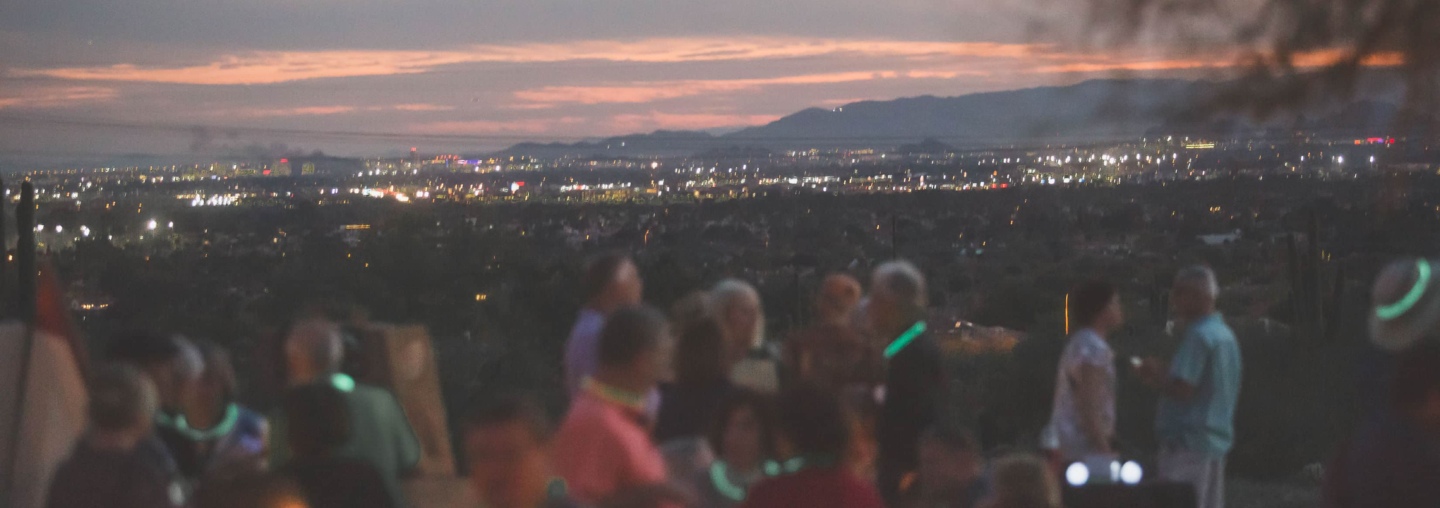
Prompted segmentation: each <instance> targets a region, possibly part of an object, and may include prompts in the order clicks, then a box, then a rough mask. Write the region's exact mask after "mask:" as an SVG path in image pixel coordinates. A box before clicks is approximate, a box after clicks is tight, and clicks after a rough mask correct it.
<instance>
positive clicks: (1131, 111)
mask: <svg viewBox="0 0 1440 508" xmlns="http://www.w3.org/2000/svg"><path fill="white" fill-rule="evenodd" d="M1220 86H1221V85H1220V84H1217V83H1214V82H1210V81H1186V80H1177V79H1097V80H1090V81H1085V82H1081V83H1077V84H1074V85H1069V86H1050V87H1038V88H1027V89H1021V90H1009V91H1003V92H986V93H976V94H969V95H962V96H958V97H935V96H929V95H926V96H921V97H909V98H902V99H895V100H888V101H861V102H854V103H850V104H846V105H844V106H840V107H836V108H834V109H821V108H809V109H805V110H801V111H799V112H796V113H794V114H791V115H787V116H785V117H783V118H780V119H779V120H775V121H773V122H770V123H768V124H765V125H760V126H755V127H748V128H744V129H741V130H739V131H735V132H731V133H728V134H724V135H719V136H716V135H712V134H709V133H705V132H689V131H656V132H654V133H650V134H636V135H630V136H619V137H614V138H607V139H604V140H599V141H587V142H581V143H574V144H563V143H551V144H537V143H521V144H518V145H515V146H512V147H510V148H509V149H507V150H505V151H504V152H502V154H506V155H532V156H542V157H546V156H548V157H554V156H560V155H573V156H581V157H624V156H640V155H692V154H707V155H716V154H724V153H727V151H729V152H730V153H731V154H738V153H739V152H749V153H750V154H751V155H760V154H763V153H764V151H765V150H771V151H781V150H785V149H795V148H812V147H820V148H824V147H874V148H880V149H887V150H888V149H891V148H894V147H900V148H899V149H898V150H897V152H900V153H930V154H934V153H945V152H946V151H953V148H952V147H956V146H962V147H975V146H987V145H997V144H1025V143H1036V142H1047V141H1063V142H1086V141H1107V140H1115V139H1122V138H1132V137H1140V136H1146V135H1150V136H1154V135H1166V134H1184V135H1204V136H1216V135H1238V134H1255V133H1262V134H1263V133H1274V132H1283V131H1289V130H1293V129H1307V130H1320V131H1326V132H1330V131H1334V132H1341V131H1343V132H1349V131H1365V132H1370V131H1375V130H1383V129H1384V128H1385V127H1386V126H1387V125H1389V123H1390V122H1391V121H1392V120H1393V119H1394V118H1395V117H1396V111H1397V109H1396V107H1395V106H1393V105H1391V104H1388V103H1384V102H1356V103H1352V104H1349V105H1346V106H1344V107H1336V106H1329V107H1325V108H1315V109H1314V110H1313V111H1308V112H1306V114H1305V115H1292V116H1289V117H1286V118H1282V119H1276V120H1270V121H1267V122H1254V121H1252V120H1250V119H1248V118H1246V117H1243V116H1239V115H1221V116H1218V117H1217V116H1214V115H1211V114H1210V113H1213V112H1212V111H1208V110H1207V109H1206V108H1207V106H1205V105H1206V104H1208V99H1209V98H1210V97H1212V96H1213V94H1214V93H1215V92H1216V91H1217V90H1218V89H1219V88H1220ZM1307 116H1308V117H1309V118H1313V119H1314V120H1307V119H1306V118H1307ZM902 145H903V146H902Z"/></svg>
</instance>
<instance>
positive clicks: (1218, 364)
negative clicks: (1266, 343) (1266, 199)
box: [1135, 266, 1241, 508]
mask: <svg viewBox="0 0 1440 508" xmlns="http://www.w3.org/2000/svg"><path fill="white" fill-rule="evenodd" d="M1219 295H1220V286H1219V284H1218V283H1217V282H1216V279H1215V272H1214V271H1212V270H1210V268H1208V267H1205V266H1191V267H1187V268H1184V269H1181V270H1180V272H1179V273H1178V274H1176V275H1175V284H1174V286H1173V287H1172V288H1171V290H1170V305H1171V309H1172V311H1173V313H1174V316H1175V320H1176V324H1177V326H1176V327H1175V329H1176V330H1183V331H1182V335H1181V339H1180V347H1179V349H1177V350H1176V351H1175V355H1174V356H1173V357H1172V358H1171V359H1170V362H1169V364H1168V365H1167V364H1166V363H1165V362H1163V361H1162V360H1158V359H1155V358H1150V359H1146V360H1145V361H1142V362H1140V363H1139V364H1138V365H1137V366H1136V367H1135V370H1136V374H1138V375H1139V376H1140V379H1141V380H1143V381H1144V382H1145V383H1146V384H1147V385H1150V386H1151V387H1153V388H1154V389H1156V390H1157V391H1159V392H1160V395H1161V397H1160V406H1159V408H1158V410H1157V412H1156V413H1157V414H1156V419H1155V431H1156V437H1157V438H1158V439H1159V441H1160V456H1159V461H1158V462H1159V473H1160V477H1161V478H1164V479H1166V480H1169V481H1175V482H1184V483H1189V484H1191V485H1193V486H1194V487H1195V494H1196V498H1197V500H1198V501H1199V504H1198V506H1199V507H1200V508H1219V507H1221V506H1224V503H1225V490H1224V481H1225V455H1226V454H1227V453H1229V452H1230V447H1231V445H1232V444H1233V443H1234V440H1235V403H1236V401H1237V400H1238V399H1239V395H1240V371H1241V362H1240V345H1239V343H1237V342H1236V340H1235V333H1234V332H1232V331H1231V330H1230V327H1229V326H1227V325H1226V324H1225V319H1224V318H1223V317H1222V316H1221V315H1220V313H1219V312H1218V311H1216V309H1215V300H1216V298H1217V297H1218V296H1219Z"/></svg>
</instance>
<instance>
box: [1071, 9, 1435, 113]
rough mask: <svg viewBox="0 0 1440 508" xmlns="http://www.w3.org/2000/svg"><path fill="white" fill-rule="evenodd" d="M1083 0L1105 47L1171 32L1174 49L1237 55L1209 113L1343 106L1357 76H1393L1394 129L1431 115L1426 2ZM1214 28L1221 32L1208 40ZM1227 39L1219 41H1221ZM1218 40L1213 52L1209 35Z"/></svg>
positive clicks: (1431, 27)
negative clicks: (1233, 72) (1374, 72)
mask: <svg viewBox="0 0 1440 508" xmlns="http://www.w3.org/2000/svg"><path fill="white" fill-rule="evenodd" d="M1251 5H1252V6H1253V7H1252V8H1249V9H1246V8H1237V7H1241V6H1237V4H1236V3H1235V2H1224V1H1221V0H1090V7H1091V23H1092V25H1093V26H1095V27H1096V28H1098V29H1099V30H1100V31H1101V33H1106V34H1109V35H1111V36H1112V39H1111V40H1110V42H1112V43H1121V44H1123V43H1129V42H1134V41H1135V40H1137V39H1138V38H1139V37H1140V36H1141V35H1142V34H1146V33H1159V32H1169V33H1180V34H1181V35H1180V37H1181V38H1182V39H1184V42H1185V44H1183V46H1186V47H1185V48H1184V49H1187V50H1194V49H1227V50H1231V51H1238V53H1236V55H1237V56H1236V57H1235V59H1236V60H1235V63H1236V64H1237V65H1238V66H1239V67H1240V68H1241V69H1242V71H1241V75H1240V79H1238V80H1236V81H1234V82H1232V83H1231V85H1230V86H1228V87H1225V88H1223V89H1222V91H1221V92H1220V93H1219V94H1218V95H1217V97H1215V101H1216V104H1217V105H1222V106H1227V107H1230V108H1235V109H1241V110H1246V111H1249V112H1251V113H1254V114H1256V115H1257V116H1260V117H1266V116H1269V115H1271V114H1274V113H1279V112H1285V111H1299V110H1301V109H1302V108H1304V107H1306V106H1307V105H1312V104H1314V103H1316V102H1317V101H1321V100H1334V99H1338V100H1342V101H1344V100H1349V99H1352V98H1354V97H1355V96H1356V95H1357V93H1358V92H1359V91H1360V88H1361V87H1362V85H1363V83H1364V80H1365V77H1366V76H1367V74H1368V73H1367V72H1366V70H1367V69H1369V68H1385V69H1389V70H1393V71H1395V74H1396V75H1397V76H1398V77H1399V83H1400V84H1401V85H1402V86H1403V87H1404V90H1405V101H1404V104H1403V106H1404V108H1402V111H1401V113H1402V116H1401V118H1399V119H1398V121H1401V122H1415V123H1422V122H1423V123H1429V122H1433V121H1434V120H1433V118H1432V117H1431V115H1434V114H1435V113H1436V112H1440V76H1437V74H1440V29H1437V28H1436V27H1440V2H1435V1H1433V0H1257V1H1256V2H1254V3H1253V4H1251ZM1215 27H1222V28H1220V30H1219V33H1216V30H1215ZM1227 31H1228V33H1225V32H1227ZM1216 35H1220V36H1222V40H1223V41H1224V42H1223V43H1221V44H1220V47H1219V48H1216V47H1208V48H1201V47H1198V46H1214V43H1213V42H1208V43H1207V42H1203V41H1204V40H1206V39H1209V40H1211V41H1213V40H1214V36H1216Z"/></svg>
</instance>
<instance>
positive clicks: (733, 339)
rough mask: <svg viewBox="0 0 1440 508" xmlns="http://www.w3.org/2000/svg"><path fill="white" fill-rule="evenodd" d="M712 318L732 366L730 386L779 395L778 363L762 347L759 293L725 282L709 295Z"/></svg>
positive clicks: (732, 281)
mask: <svg viewBox="0 0 1440 508" xmlns="http://www.w3.org/2000/svg"><path fill="white" fill-rule="evenodd" d="M710 302H711V305H713V306H714V310H713V311H712V315H714V316H715V317H717V318H718V319H720V324H721V326H722V327H723V328H724V329H725V343H726V345H727V348H726V349H727V350H728V351H729V354H730V359H731V361H732V362H733V365H734V366H733V367H731V369H730V382H732V383H735V384H736V385H738V386H741V387H745V388H750V389H752V390H755V391H758V392H761V393H769V394H774V393H778V392H779V391H780V361H779V360H778V355H777V354H776V353H775V351H773V350H771V349H770V348H768V347H766V344H765V310H764V309H763V308H762V307H761V305H760V293H759V292H757V291H755V288H754V287H753V286H751V285H750V284H747V283H745V282H744V281H741V280H738V279H725V280H723V281H720V283H719V284H716V285H715V288H714V289H712V290H711V291H710Z"/></svg>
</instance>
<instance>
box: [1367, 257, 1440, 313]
mask: <svg viewBox="0 0 1440 508" xmlns="http://www.w3.org/2000/svg"><path fill="white" fill-rule="evenodd" d="M1415 270H1416V271H1417V272H1419V273H1417V274H1416V275H1415V285H1413V286H1410V291H1409V292H1407V293H1405V296H1404V297H1401V298H1400V300H1399V301H1396V302H1395V303H1392V304H1389V305H1381V306H1379V307H1376V308H1375V317H1378V318H1380V319H1381V320H1384V321H1389V320H1392V319H1395V318H1398V317H1400V316H1403V315H1405V313H1406V312H1410V309H1411V308H1414V307H1415V304H1417V303H1420V298H1422V297H1424V296H1425V289H1426V288H1428V287H1430V262H1429V261H1426V260H1424V259H1417V260H1415Z"/></svg>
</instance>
